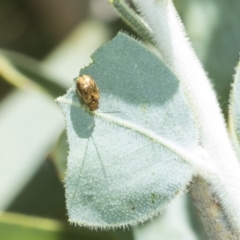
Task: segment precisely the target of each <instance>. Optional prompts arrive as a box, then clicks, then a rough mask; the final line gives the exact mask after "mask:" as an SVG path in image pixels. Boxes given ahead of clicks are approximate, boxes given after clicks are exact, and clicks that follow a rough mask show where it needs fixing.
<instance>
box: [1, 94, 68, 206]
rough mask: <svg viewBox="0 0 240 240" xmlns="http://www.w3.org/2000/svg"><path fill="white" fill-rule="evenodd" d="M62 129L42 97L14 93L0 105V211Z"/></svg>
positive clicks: (53, 108) (52, 107) (59, 118)
mask: <svg viewBox="0 0 240 240" xmlns="http://www.w3.org/2000/svg"><path fill="white" fill-rule="evenodd" d="M62 130H63V119H62V116H61V114H60V113H59V111H58V109H57V106H56V104H55V103H54V102H53V101H52V100H51V99H49V98H46V95H42V94H38V93H31V94H29V93H26V92H23V91H15V92H13V93H12V94H11V95H9V96H8V97H7V98H6V99H5V100H4V101H3V102H2V103H1V105H0V136H1V138H0V192H1V198H0V209H5V208H6V207H8V206H9V205H10V204H11V202H12V200H13V199H14V198H15V197H16V196H17V194H18V193H19V192H20V190H21V189H22V187H23V186H24V185H25V184H26V183H27V182H28V181H29V180H30V178H31V177H32V176H33V175H34V174H35V172H36V171H37V170H38V168H39V166H40V164H42V161H43V160H44V159H45V158H46V156H47V155H48V153H49V151H50V150H51V149H52V147H53V146H54V144H55V142H56V139H57V137H58V136H59V135H60V133H61V132H62Z"/></svg>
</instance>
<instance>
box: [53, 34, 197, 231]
mask: <svg viewBox="0 0 240 240" xmlns="http://www.w3.org/2000/svg"><path fill="white" fill-rule="evenodd" d="M92 57H93V60H94V63H93V64H91V65H90V66H88V67H87V68H85V69H84V70H82V71H81V74H88V75H91V76H92V77H93V78H94V79H95V80H96V82H97V84H98V86H99V89H100V93H101V102H100V108H99V109H98V110H97V111H95V112H94V113H91V112H89V111H87V110H85V109H84V108H83V106H81V104H80V101H79V99H78V97H77V95H76V89H75V84H73V86H72V87H71V88H70V89H69V90H68V92H67V94H66V95H65V96H63V97H60V98H58V99H57V101H58V103H59V105H60V106H61V109H62V111H63V113H64V115H65V116H66V127H67V135H68V142H69V149H70V152H69V156H68V167H67V168H68V170H67V177H66V184H65V185H66V198H67V209H68V215H69V219H70V221H71V222H74V223H77V224H79V225H85V226H88V227H100V228H109V227H120V226H125V225H128V224H131V225H133V224H137V223H139V222H143V221H145V220H147V219H149V218H151V217H153V216H154V215H156V214H158V213H159V212H161V211H162V210H163V209H164V208H165V207H166V206H167V204H168V203H169V202H170V201H171V200H172V199H174V198H175V196H176V195H179V194H180V193H181V192H182V191H183V190H185V188H186V185H187V184H188V183H189V181H190V180H191V178H192V175H193V169H192V167H191V166H189V164H187V163H186V162H185V160H184V158H185V156H187V154H189V155H191V154H194V152H195V151H196V148H197V145H198V135H197V130H196V126H195V122H194V120H193V116H192V112H191V109H190V106H189V104H188V101H187V98H186V96H185V93H184V91H183V88H182V87H181V86H180V83H179V81H178V79H177V78H176V77H175V75H173V73H172V72H171V71H170V70H169V69H168V68H167V67H166V65H165V64H164V63H163V62H162V61H161V60H160V59H159V58H158V57H157V56H156V55H155V54H153V53H152V52H151V51H149V50H148V49H147V48H146V47H145V46H143V45H142V44H140V43H139V42H137V41H136V40H134V39H132V38H130V37H129V36H127V35H125V34H122V33H120V34H118V35H117V37H115V38H114V39H113V40H112V41H111V42H109V43H107V44H105V45H104V46H103V47H101V48H100V49H98V50H97V51H96V52H95V53H94V54H93V56H92ZM107 112H108V113H107Z"/></svg>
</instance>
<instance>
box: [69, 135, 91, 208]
mask: <svg viewBox="0 0 240 240" xmlns="http://www.w3.org/2000/svg"><path fill="white" fill-rule="evenodd" d="M88 143H89V138H88V141H87V146H86V149H85V153H84V157H83V161H82V164H81V168H80V173H79V175H78V180H77V183H76V186H75V191H74V194H73V197H72V201H71V207H72V204H73V200H74V198H75V196H76V193H77V189H78V185H79V181H80V177H81V173H82V169H83V165H84V162H85V158H86V155H87V149H88Z"/></svg>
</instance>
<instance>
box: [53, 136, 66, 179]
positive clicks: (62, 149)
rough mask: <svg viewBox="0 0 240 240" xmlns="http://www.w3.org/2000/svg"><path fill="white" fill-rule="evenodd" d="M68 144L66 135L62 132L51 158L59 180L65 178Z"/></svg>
mask: <svg viewBox="0 0 240 240" xmlns="http://www.w3.org/2000/svg"><path fill="white" fill-rule="evenodd" d="M67 156H68V144H67V136H66V133H65V132H63V133H62V135H61V136H60V138H59V140H58V143H57V145H56V147H55V149H54V150H53V153H52V157H53V160H54V163H55V166H56V168H57V172H58V176H59V178H60V179H61V180H63V179H64V178H65V173H66V170H67Z"/></svg>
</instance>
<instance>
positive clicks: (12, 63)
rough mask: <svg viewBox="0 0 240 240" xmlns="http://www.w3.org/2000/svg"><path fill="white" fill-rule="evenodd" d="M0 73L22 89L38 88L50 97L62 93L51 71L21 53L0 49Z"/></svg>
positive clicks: (61, 88)
mask: <svg viewBox="0 0 240 240" xmlns="http://www.w3.org/2000/svg"><path fill="white" fill-rule="evenodd" d="M0 63H1V65H0V75H1V76H2V77H3V78H4V79H5V80H6V81H8V82H9V83H11V84H13V85H14V86H16V87H19V88H21V89H24V90H27V91H29V90H40V91H43V92H45V93H48V94H49V95H50V96H52V97H54V98H55V97H56V96H58V95H59V94H62V93H64V91H65V88H64V87H63V86H61V84H58V82H57V80H53V79H54V78H56V76H54V75H53V74H52V72H50V71H48V70H47V68H46V66H44V65H43V64H41V63H40V62H38V61H36V60H34V59H31V58H29V57H27V56H24V55H22V54H18V53H15V52H11V51H6V50H0Z"/></svg>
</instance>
